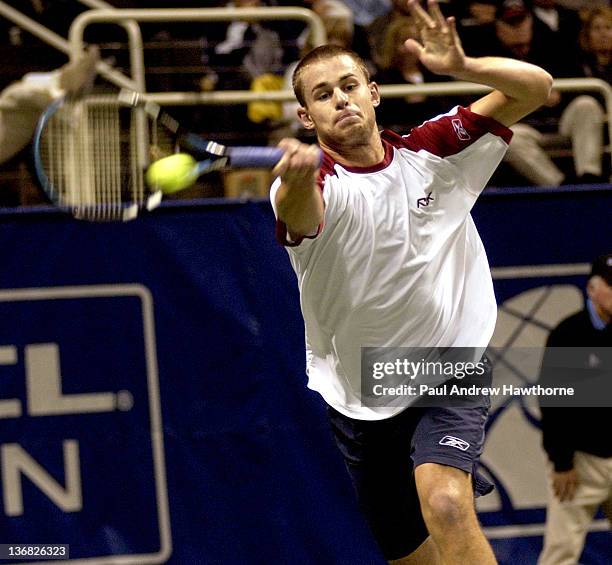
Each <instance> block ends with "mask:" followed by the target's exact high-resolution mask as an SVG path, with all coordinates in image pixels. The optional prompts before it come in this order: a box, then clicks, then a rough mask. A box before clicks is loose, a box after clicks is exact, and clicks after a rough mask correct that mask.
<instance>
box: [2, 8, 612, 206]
mask: <svg viewBox="0 0 612 565" xmlns="http://www.w3.org/2000/svg"><path fill="white" fill-rule="evenodd" d="M8 3H9V4H10V5H12V6H13V7H15V8H16V9H18V10H20V11H21V12H23V13H24V14H25V15H27V16H29V17H31V18H33V19H34V20H36V21H38V22H40V23H42V24H43V25H45V26H46V27H48V28H49V29H51V30H53V31H54V32H56V33H58V34H60V35H62V36H64V37H66V36H67V33H68V29H69V26H70V23H71V22H72V20H73V19H74V18H75V17H76V16H77V15H78V14H79V13H80V12H82V11H84V10H86V9H87V7H86V6H85V5H83V4H81V3H80V2H79V1H78V0H9V2H8ZM110 4H112V5H113V6H115V7H117V8H135V7H138V8H142V7H151V8H161V7H176V8H183V7H191V8H192V7H202V6H203V5H205V6H206V7H223V6H225V7H228V8H231V9H236V17H235V19H233V20H232V21H228V22H213V23H205V22H184V23H172V24H162V23H158V24H146V25H142V26H141V27H142V31H143V38H144V41H145V63H146V67H147V87H148V90H149V91H224V90H253V91H267V90H278V89H286V88H289V87H290V84H291V75H292V72H293V69H294V68H295V64H296V62H297V60H298V59H299V57H300V56H301V55H303V54H305V53H306V52H307V51H308V50H310V49H311V48H312V47H313V42H312V38H311V37H310V34H309V30H308V29H307V28H306V26H305V25H304V24H303V23H301V22H298V21H265V20H264V21H259V20H252V21H250V20H248V19H247V18H244V17H240V12H239V9H240V8H243V7H248V8H258V7H263V6H298V7H302V8H307V9H310V10H312V11H313V12H315V13H316V14H317V15H318V16H319V17H320V18H321V19H322V21H323V24H324V27H325V30H326V32H327V37H328V42H329V43H334V44H339V45H344V46H346V47H349V48H351V49H353V50H354V51H356V52H357V53H358V54H359V55H360V56H361V57H362V58H363V59H364V60H365V61H366V63H367V65H368V67H369V69H370V72H371V74H372V76H373V77H374V79H375V80H376V81H377V82H378V83H379V84H383V85H384V84H423V83H429V82H438V81H446V80H447V79H446V77H439V76H434V75H432V74H431V73H429V72H428V71H426V70H425V69H424V68H422V67H421V65H420V64H419V63H418V61H416V60H415V59H414V57H413V56H412V55H411V54H410V53H409V52H408V51H406V50H405V49H404V47H403V42H404V41H405V40H406V39H408V38H409V37H413V36H414V35H415V34H416V31H415V29H414V26H413V24H412V21H411V18H410V15H409V12H408V10H407V8H406V2H405V0H229V1H228V0H208V1H207V2H202V1H201V0H179V1H176V2H169V1H168V0H146V1H142V0H139V1H137V0H110ZM440 4H441V8H442V10H443V12H444V13H445V15H447V16H448V15H453V16H455V17H456V19H457V22H458V27H459V30H460V34H461V37H462V40H463V44H464V48H465V51H466V53H467V54H468V55H473V56H482V55H499V56H510V57H515V58H519V59H523V60H526V61H530V62H533V63H535V64H537V65H540V66H542V67H544V68H545V69H547V70H548V71H549V72H551V73H552V74H553V76H554V77H555V78H573V77H594V78H599V79H602V80H604V81H606V82H608V83H609V82H610V49H611V46H612V16H611V11H610V7H609V1H607V0H602V1H600V0H589V1H586V0H585V1H583V0H446V1H444V0H441V1H440ZM85 39H86V41H87V42H88V43H90V44H98V45H99V46H100V51H101V54H102V58H103V59H104V60H105V61H106V62H108V63H109V64H111V65H113V66H115V67H116V68H117V69H119V70H121V71H123V72H125V73H128V70H129V57H128V50H127V39H126V37H125V32H124V31H123V30H122V29H120V27H119V26H108V25H105V26H102V25H98V26H92V27H91V28H90V29H88V31H87V35H86V38H85ZM577 46H579V47H580V48H579V49H578V48H577ZM0 49H1V56H2V61H3V63H2V68H3V73H2V78H0V87H1V88H6V87H8V86H9V85H10V84H11V83H14V82H16V81H20V79H21V77H22V76H23V75H24V74H25V73H27V72H32V71H49V70H50V69H53V68H59V67H60V66H61V65H62V64H64V63H65V61H66V58H65V56H64V55H63V54H61V53H59V52H58V51H56V50H54V49H51V48H49V47H48V46H47V45H46V44H44V43H43V42H41V41H40V40H38V39H35V38H34V37H32V36H31V35H30V34H29V33H28V32H27V31H24V30H23V29H21V28H20V27H19V26H16V25H14V24H13V23H11V22H9V21H8V20H5V19H2V18H0ZM16 84H19V82H17V83H16ZM12 88H13V89H14V88H16V87H12ZM10 92H11V90H9V93H10ZM469 100H470V98H469V97H461V98H459V97H453V98H452V99H451V98H449V97H438V96H424V95H412V96H407V97H399V98H390V97H388V98H383V103H382V104H381V106H380V108H379V109H378V119H379V122H380V124H381V126H384V127H389V128H391V129H393V130H395V131H398V132H407V131H408V130H409V129H410V128H411V127H414V126H415V125H418V124H420V123H421V122H422V121H424V120H426V119H428V118H430V117H432V116H434V115H437V114H439V113H442V112H446V111H448V110H450V109H451V107H452V106H454V105H455V104H457V103H462V104H465V103H469ZM603 102H604V101H603V100H601V99H599V97H598V96H597V95H595V94H593V93H580V92H577V93H571V94H570V93H565V94H561V93H559V92H556V91H555V92H553V94H552V95H551V97H550V99H549V101H548V104H547V105H546V106H545V107H543V108H542V109H540V110H539V111H537V112H535V113H534V114H533V115H531V116H529V117H528V119H526V120H524V121H523V122H522V123H520V124H517V125H516V126H514V128H513V129H514V131H515V136H514V139H513V141H512V143H511V146H510V151H509V152H508V155H507V157H506V161H505V164H504V165H503V166H502V167H501V168H500V171H499V172H498V173H497V174H496V175H495V176H494V178H493V180H492V183H493V184H496V185H515V184H519V185H520V184H530V185H540V186H556V185H559V184H561V183H569V182H602V181H606V180H607V179H608V178H609V174H610V170H609V169H610V167H609V154H608V153H604V151H605V150H606V151H609V150H608V149H607V148H606V146H607V144H608V143H609V140H607V129H606V128H605V127H604V126H605V123H606V113H605V111H604V108H605V105H604V103H603ZM295 110H296V104H295V103H284V104H281V103H271V102H253V103H250V104H241V105H200V106H196V107H193V106H189V107H177V108H170V111H171V112H173V113H176V114H177V115H178V116H177V117H178V118H179V119H182V120H183V121H187V122H189V123H190V126H191V127H193V128H194V129H195V130H196V131H198V130H199V131H202V132H204V131H205V132H206V135H207V136H208V137H213V138H217V139H219V140H220V141H222V142H223V141H226V142H229V143H233V144H254V143H255V144H266V143H276V142H277V141H278V140H279V139H280V138H281V137H282V136H285V135H296V136H298V137H301V138H303V139H311V138H312V136H309V135H308V132H305V131H304V130H302V129H301V128H300V125H299V122H298V121H297V120H296V115H295ZM604 155H605V156H606V157H608V158H605V159H604V158H603V157H604ZM20 159H21V153H20V154H19V155H17V156H14V157H13V158H12V159H11V160H10V161H9V162H8V163H5V164H4V165H3V169H2V171H0V183H1V184H2V185H3V186H4V185H7V184H8V185H10V184H11V182H13V181H14V180H15V179H16V178H18V179H19V183H20V184H21V185H23V182H24V178H28V175H27V173H24V171H25V170H26V168H25V167H24V165H23V163H22V161H23V160H20ZM7 179H8V180H7ZM28 182H29V181H28ZM204 193H205V194H206V195H214V196H219V195H222V190H221V192H219V189H214V190H213V191H212V192H211V191H205V192H204ZM6 194H13V196H12V197H10V198H7V197H6V196H3V195H6ZM14 194H15V191H13V193H11V192H10V191H8V192H7V191H6V190H2V192H1V193H0V204H3V205H12V204H19V203H22V201H23V199H20V198H15V197H14Z"/></svg>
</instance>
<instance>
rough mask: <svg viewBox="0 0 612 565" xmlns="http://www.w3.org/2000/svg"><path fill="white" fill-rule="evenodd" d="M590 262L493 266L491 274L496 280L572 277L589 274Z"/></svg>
mask: <svg viewBox="0 0 612 565" xmlns="http://www.w3.org/2000/svg"><path fill="white" fill-rule="evenodd" d="M590 272H591V265H590V264H589V263H569V264H565V265H522V266H520V267H493V268H492V269H491V274H492V275H493V278H494V279H496V280H500V279H525V278H534V277H571V276H575V275H588V274H589V273H590Z"/></svg>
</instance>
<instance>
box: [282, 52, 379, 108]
mask: <svg viewBox="0 0 612 565" xmlns="http://www.w3.org/2000/svg"><path fill="white" fill-rule="evenodd" d="M342 55H348V56H349V57H351V58H352V59H353V60H354V61H355V63H356V64H357V66H358V67H359V69H360V70H361V71H362V72H363V76H364V77H365V79H366V82H368V83H369V82H370V71H368V67H367V66H366V64H365V63H364V61H363V59H362V58H361V57H360V56H359V55H357V53H355V52H354V51H351V50H350V49H347V48H346V47H341V46H340V45H321V46H320V47H315V48H314V49H313V50H312V51H310V52H309V53H307V54H306V55H304V57H302V59H301V60H300V62H299V63H298V65H297V67H296V68H295V71H294V72H293V78H292V81H291V82H292V85H293V92H294V94H295V97H296V98H297V100H298V102H299V103H300V106H303V107H306V101H305V97H304V84H303V80H302V75H303V74H304V71H305V70H306V68H307V67H308V66H309V65H312V64H313V63H319V62H320V61H326V60H328V59H333V58H335V57H340V56H342Z"/></svg>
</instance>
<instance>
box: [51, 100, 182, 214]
mask: <svg viewBox="0 0 612 565" xmlns="http://www.w3.org/2000/svg"><path fill="white" fill-rule="evenodd" d="M160 131H161V129H160V128H158V127H157V124H156V123H149V122H148V120H147V116H146V114H145V113H144V112H143V110H142V109H141V108H126V107H124V106H122V105H121V104H120V102H119V101H118V100H117V97H116V96H113V95H97V96H90V97H88V98H87V99H85V100H78V101H66V102H65V103H64V104H63V106H62V107H60V108H59V109H58V110H57V111H56V112H55V114H53V116H52V117H51V118H50V119H49V120H48V121H47V123H46V126H45V129H44V131H43V132H42V134H41V140H40V141H41V143H40V157H41V160H42V164H43V169H44V171H45V173H46V176H47V183H46V184H48V185H50V186H49V187H48V188H49V189H50V192H51V196H52V199H53V200H54V201H55V202H56V203H57V204H59V205H60V206H62V207H64V208H67V209H69V210H70V211H71V213H73V215H75V216H76V217H80V218H84V219H90V220H96V221H105V220H108V221H110V220H118V219H119V220H125V219H130V218H131V217H133V216H135V215H136V214H137V212H138V209H139V208H140V207H142V206H146V205H147V202H148V199H149V196H150V195H149V192H148V190H147V188H146V185H145V181H144V170H145V169H146V167H147V165H148V163H149V161H150V156H149V145H150V142H151V141H153V142H154V143H155V145H156V146H158V147H159V148H160V149H159V150H160V151H163V152H164V153H167V154H170V153H171V152H172V150H171V149H170V148H169V143H168V141H167V138H168V135H161V134H160Z"/></svg>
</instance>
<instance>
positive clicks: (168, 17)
mask: <svg viewBox="0 0 612 565" xmlns="http://www.w3.org/2000/svg"><path fill="white" fill-rule="evenodd" d="M79 1H80V2H81V3H82V4H84V5H87V6H89V7H92V8H95V9H92V10H89V11H87V12H84V13H82V14H80V15H79V16H77V17H76V18H75V20H74V21H73V23H72V26H71V27H70V35H69V42H66V40H65V39H64V38H62V37H60V36H58V35H57V34H54V33H53V32H52V31H50V30H48V29H47V28H45V27H44V26H41V25H40V24H38V23H36V22H34V21H33V20H31V19H30V18H28V17H27V16H24V15H23V14H21V13H20V12H18V11H17V10H15V9H14V8H11V7H10V6H8V5H7V4H6V3H5V2H2V1H0V15H2V16H5V17H7V18H8V19H10V20H11V21H13V22H15V23H16V24H17V25H20V26H22V27H24V28H25V29H26V30H28V31H30V32H31V33H33V34H34V35H36V36H37V37H39V38H40V39H42V40H43V41H46V42H47V43H49V44H50V45H52V46H53V47H55V48H57V49H59V50H61V51H63V52H65V53H71V54H72V56H75V55H77V54H80V53H81V52H82V50H83V34H84V31H85V29H86V27H87V26H88V25H90V24H92V23H114V24H118V25H121V26H123V27H124V28H125V29H126V31H127V32H128V39H129V44H130V70H131V74H132V77H131V79H130V78H127V77H126V76H125V75H123V74H122V73H119V72H118V71H116V70H115V69H112V68H110V67H109V66H108V65H105V64H104V63H101V64H100V67H99V70H100V73H101V74H102V75H103V76H105V78H107V79H108V80H109V81H111V82H113V83H114V84H116V85H117V86H119V87H127V88H131V89H133V90H138V91H139V92H143V93H144V92H146V89H145V70H144V54H143V45H142V37H141V34H140V29H139V27H138V24H137V22H180V21H190V22H193V21H202V22H204V21H233V20H238V19H240V20H241V19H248V20H258V21H259V20H298V21H304V22H305V23H307V24H308V25H309V26H310V27H311V29H312V33H313V42H314V44H315V45H321V44H323V43H325V41H326V35H325V29H324V27H323V24H322V22H321V20H320V18H319V17H318V16H317V15H316V14H314V13H313V12H312V11H310V10H306V9H303V8H270V7H260V8H197V9H157V10H155V9H138V10H120V9H110V8H109V7H108V4H106V3H105V2H103V1H102V0H79ZM554 87H555V88H557V89H558V90H560V91H562V92H569V91H571V92H577V91H580V92H598V93H599V94H601V95H602V97H603V99H604V102H605V107H606V108H605V109H606V115H607V126H608V134H609V138H610V140H611V142H612V88H611V87H610V85H609V84H608V83H606V82H605V81H603V80H599V79H593V78H575V79H557V80H555V81H554ZM490 90H491V89H490V88H488V87H486V86H481V85H477V84H473V83H467V82H455V81H453V82H446V83H425V84H420V85H409V84H401V85H382V86H381V95H382V96H384V97H389V98H397V97H404V96H410V95H427V96H441V95H462V94H483V93H486V92H489V91H490ZM146 97H147V98H148V99H150V100H152V101H155V102H157V103H158V104H161V105H173V106H181V105H183V106H188V105H198V104H202V105H210V104H213V105H214V104H223V105H229V104H246V103H249V102H255V101H269V102H289V101H293V100H294V95H293V92H291V91H290V90H279V91H270V92H252V91H248V90H234V91H217V92H157V93H146ZM610 158H611V161H612V154H611V157H610Z"/></svg>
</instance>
